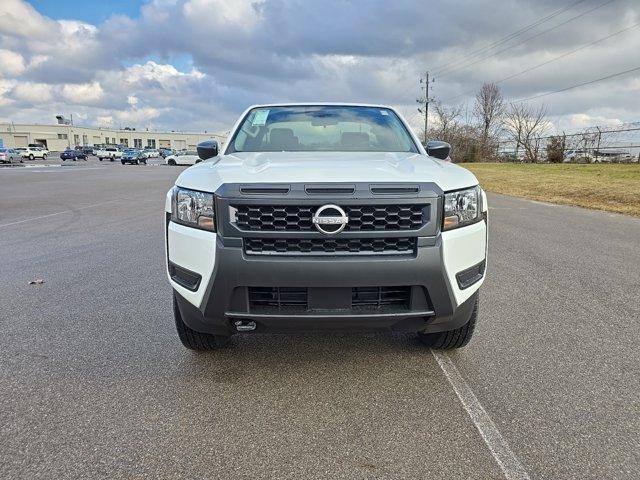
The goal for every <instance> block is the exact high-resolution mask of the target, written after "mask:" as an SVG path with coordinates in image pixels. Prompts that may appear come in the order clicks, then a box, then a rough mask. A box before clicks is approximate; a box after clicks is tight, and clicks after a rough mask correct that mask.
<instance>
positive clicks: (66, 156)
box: [60, 148, 87, 162]
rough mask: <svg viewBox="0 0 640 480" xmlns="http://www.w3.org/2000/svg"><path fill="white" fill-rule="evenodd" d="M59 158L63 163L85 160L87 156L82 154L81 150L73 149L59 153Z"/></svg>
mask: <svg viewBox="0 0 640 480" xmlns="http://www.w3.org/2000/svg"><path fill="white" fill-rule="evenodd" d="M60 158H61V159H62V161H63V162H64V161H65V160H73V161H74V162H75V161H76V160H84V161H86V160H87V154H86V153H84V152H82V150H76V149H74V148H68V149H66V150H65V151H64V152H61V153H60Z"/></svg>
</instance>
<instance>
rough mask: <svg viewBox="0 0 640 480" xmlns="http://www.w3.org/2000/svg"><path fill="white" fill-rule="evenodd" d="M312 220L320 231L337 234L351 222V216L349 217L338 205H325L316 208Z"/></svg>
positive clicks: (326, 233)
mask: <svg viewBox="0 0 640 480" xmlns="http://www.w3.org/2000/svg"><path fill="white" fill-rule="evenodd" d="M312 221H313V224H314V225H315V226H316V229H317V230H318V231H319V232H320V233H324V234H325V235H335V234H337V233H340V232H341V231H342V230H344V227H346V226H347V223H349V217H347V213H346V212H345V211H344V210H343V209H342V208H340V207H339V206H337V205H323V206H322V207H320V208H319V209H318V210H316V213H315V215H314V216H313V218H312Z"/></svg>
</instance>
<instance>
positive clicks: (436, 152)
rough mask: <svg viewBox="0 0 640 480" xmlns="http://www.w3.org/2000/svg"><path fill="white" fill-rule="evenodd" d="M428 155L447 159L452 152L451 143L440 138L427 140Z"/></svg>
mask: <svg viewBox="0 0 640 480" xmlns="http://www.w3.org/2000/svg"><path fill="white" fill-rule="evenodd" d="M426 150H427V155H429V156H430V157H436V158H439V159H440V160H446V159H447V158H449V154H450V153H451V145H449V144H448V143H447V142H441V141H440V140H429V141H428V142H427V148H426Z"/></svg>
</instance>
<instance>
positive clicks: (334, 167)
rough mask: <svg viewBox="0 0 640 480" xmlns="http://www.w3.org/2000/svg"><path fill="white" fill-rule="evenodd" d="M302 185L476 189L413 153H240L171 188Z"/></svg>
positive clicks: (469, 180) (461, 174)
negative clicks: (418, 185) (421, 185)
mask: <svg viewBox="0 0 640 480" xmlns="http://www.w3.org/2000/svg"><path fill="white" fill-rule="evenodd" d="M305 182H306V183H311V182H317V183H334V182H350V183H354V182H366V183H385V182H390V183H402V182H407V183H417V182H434V183H435V184H437V185H438V186H439V187H440V188H441V189H442V190H444V191H449V190H456V189H460V188H465V187H472V186H474V185H477V184H478V180H477V179H476V177H475V176H474V175H473V174H472V173H471V172H470V171H468V170H466V169H464V168H462V167H459V166H457V165H454V164H452V163H450V162H445V161H441V160H438V159H435V158H433V157H430V156H428V155H422V154H418V153H404V152H243V153H233V154H228V155H221V156H218V157H215V158H213V159H211V160H207V161H204V162H201V163H199V164H197V165H194V166H193V167H190V168H188V169H186V170H185V171H183V172H182V173H181V174H180V176H179V177H178V179H177V180H176V185H178V186H181V187H184V188H191V189H194V190H201V191H209V192H214V191H216V190H217V189H218V187H220V186H221V185H222V184H224V183H305Z"/></svg>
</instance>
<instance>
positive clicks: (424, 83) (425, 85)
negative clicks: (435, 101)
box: [416, 71, 434, 145]
mask: <svg viewBox="0 0 640 480" xmlns="http://www.w3.org/2000/svg"><path fill="white" fill-rule="evenodd" d="M430 81H431V82H433V81H434V80H433V79H431V80H429V71H426V72H424V78H420V85H421V87H420V89H421V90H422V91H424V97H422V98H417V99H416V102H418V103H419V104H420V105H424V107H423V108H424V111H423V110H422V109H421V108H418V111H419V112H420V113H424V144H425V145H426V144H427V140H428V138H427V129H428V127H429V102H431V101H432V99H431V98H430V97H429V82H430Z"/></svg>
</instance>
